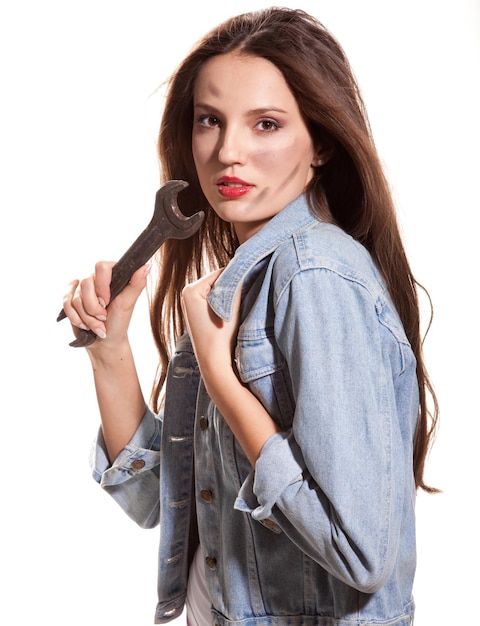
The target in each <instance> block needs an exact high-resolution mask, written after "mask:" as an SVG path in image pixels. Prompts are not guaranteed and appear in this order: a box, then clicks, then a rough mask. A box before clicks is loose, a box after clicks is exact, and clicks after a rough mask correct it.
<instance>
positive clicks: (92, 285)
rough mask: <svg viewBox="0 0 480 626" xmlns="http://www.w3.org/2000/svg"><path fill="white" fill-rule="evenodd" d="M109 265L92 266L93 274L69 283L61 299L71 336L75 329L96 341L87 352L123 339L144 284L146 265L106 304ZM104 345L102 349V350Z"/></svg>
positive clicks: (108, 293) (147, 267) (112, 264)
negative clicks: (69, 323)
mask: <svg viewBox="0 0 480 626" xmlns="http://www.w3.org/2000/svg"><path fill="white" fill-rule="evenodd" d="M114 265H115V263H113V262H107V261H102V262H99V263H97V264H96V265H95V271H94V273H93V274H92V275H91V276H89V277H88V278H84V279H83V280H74V281H72V282H71V283H70V286H69V287H70V288H69V291H68V292H67V293H66V294H65V296H64V299H63V309H64V311H65V313H66V315H67V317H68V318H69V320H70V322H71V324H72V328H73V331H74V333H75V334H77V333H76V332H75V331H76V328H81V329H83V330H92V331H93V332H94V333H95V334H96V335H97V336H98V337H100V339H103V340H105V341H102V342H97V341H95V342H94V343H93V344H91V345H90V346H89V347H88V348H87V349H88V350H98V349H102V348H101V347H100V348H99V345H100V344H107V345H109V346H113V345H116V344H120V343H121V342H122V341H123V340H124V339H125V338H126V337H127V332H128V326H129V324H130V319H131V317H132V313H133V309H134V307H135V304H136V302H137V299H138V297H139V295H140V294H141V292H142V291H143V289H144V288H145V285H146V280H147V275H148V273H149V271H150V266H149V265H145V266H143V267H141V268H140V269H139V270H137V271H136V272H135V273H134V274H133V276H132V278H131V280H130V282H129V284H128V285H127V286H126V287H125V289H124V290H123V291H122V292H121V293H120V294H119V295H118V296H117V297H116V298H115V299H114V300H113V302H112V304H111V305H110V306H109V307H108V310H107V308H106V307H107V305H108V304H109V302H110V282H111V279H112V268H113V266H114ZM104 347H105V346H103V348H104Z"/></svg>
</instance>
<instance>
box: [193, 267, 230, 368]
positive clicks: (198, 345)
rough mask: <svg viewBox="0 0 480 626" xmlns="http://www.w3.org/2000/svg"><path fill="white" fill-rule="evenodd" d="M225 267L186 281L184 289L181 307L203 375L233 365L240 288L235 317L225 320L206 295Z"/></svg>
mask: <svg viewBox="0 0 480 626" xmlns="http://www.w3.org/2000/svg"><path fill="white" fill-rule="evenodd" d="M222 271H223V269H219V270H215V271H214V272H211V273H210V274H207V275H206V276H203V277H202V278H200V279H199V280H197V281H195V282H194V283H191V284H189V285H187V286H186V287H185V288H184V289H183V291H182V307H183V312H184V315H185V319H186V324H187V329H188V332H189V335H190V339H191V340H192V344H193V348H194V350H195V355H196V357H197V361H198V364H199V367H200V371H201V372H202V375H203V376H204V377H207V378H208V375H209V373H212V374H215V372H216V373H218V372H219V371H221V370H219V368H223V367H230V368H231V367H232V359H233V350H234V347H235V342H236V337H237V331H238V324H239V317H240V292H241V289H240V288H239V290H238V294H237V297H236V299H235V304H234V311H233V315H232V319H231V320H230V321H229V322H225V321H224V320H222V319H221V318H220V317H218V315H217V314H216V313H215V312H214V311H213V310H212V308H211V307H210V305H209V303H208V300H207V297H208V294H209V293H210V291H211V290H212V288H213V285H214V284H215V281H216V280H217V278H218V277H219V276H220V274H221V273H222Z"/></svg>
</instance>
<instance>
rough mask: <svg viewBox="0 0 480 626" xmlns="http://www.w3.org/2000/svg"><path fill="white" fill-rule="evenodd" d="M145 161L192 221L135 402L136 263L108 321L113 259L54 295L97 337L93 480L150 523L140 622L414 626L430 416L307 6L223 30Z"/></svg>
mask: <svg viewBox="0 0 480 626" xmlns="http://www.w3.org/2000/svg"><path fill="white" fill-rule="evenodd" d="M158 146H159V155H160V160H161V165H162V177H163V180H164V181H166V180H169V179H183V180H185V181H187V182H188V183H189V187H188V188H187V189H186V190H185V191H183V192H182V194H181V196H180V204H181V207H182V210H183V211H184V212H185V213H186V214H192V213H194V212H196V211H198V210H200V209H202V210H204V211H205V212H206V218H205V220H204V223H203V224H202V227H201V229H200V231H199V232H198V233H197V234H196V235H194V236H192V237H191V238H190V239H188V240H183V241H176V240H174V241H169V242H167V243H166V244H164V246H163V247H162V249H161V251H160V274H159V280H158V285H157V287H156V291H155V296H154V298H153V300H152V306H151V324H152V329H153V334H154V337H155V341H156V343H157V346H158V350H159V353H160V367H159V373H158V376H157V380H156V383H155V385H154V390H153V394H152V403H151V404H152V408H149V407H146V403H145V401H144V398H143V397H142V393H141V390H140V385H139V383H138V379H137V375H136V370H135V364H134V358H133V356H132V351H131V347H130V344H129V339H128V334H127V331H128V325H129V320H130V317H131V314H132V311H133V308H134V305H135V302H136V300H137V298H138V296H139V294H140V293H141V291H142V289H143V288H144V287H145V284H146V280H147V278H146V276H147V274H148V267H144V268H142V269H141V270H139V271H137V272H136V273H135V274H134V276H133V277H132V279H131V282H130V284H129V286H128V287H127V288H126V289H125V290H124V291H123V292H122V293H121V294H120V295H119V296H118V297H117V298H116V299H115V300H113V301H112V304H111V306H109V307H108V311H107V310H106V309H105V304H108V303H109V299H110V290H109V284H110V278H111V268H112V265H113V264H112V263H98V264H97V266H96V268H95V272H94V274H93V275H92V276H91V277H89V278H86V279H84V280H82V281H74V282H73V283H72V285H71V289H70V290H69V293H68V294H67V295H66V297H65V300H64V308H65V311H66V313H67V315H68V317H69V318H70V321H71V322H72V325H73V326H74V328H75V327H78V328H84V329H86V328H88V329H91V330H94V331H95V332H96V333H97V335H98V336H99V337H100V340H98V341H96V342H95V343H94V344H92V345H91V346H90V347H89V348H87V350H88V353H89V355H90V359H91V362H92V365H93V371H94V376H95V382H96V389H97V394H98V402H99V407H100V413H101V418H102V428H101V430H100V434H99V437H98V445H97V452H96V458H95V467H94V476H95V478H96V480H98V481H99V482H100V484H101V485H102V487H103V488H104V489H105V490H106V491H107V492H109V493H110V494H111V495H112V496H113V497H114V498H115V499H116V500H117V501H118V503H119V504H120V505H121V506H122V507H123V508H124V510H125V511H126V512H127V513H128V514H129V515H130V516H131V517H132V518H133V519H134V520H136V522H138V524H140V525H141V526H144V527H152V526H155V525H157V524H159V525H160V531H161V535H160V552H159V568H158V572H159V575H158V594H159V602H158V606H157V611H156V616H155V623H163V622H167V621H169V620H170V619H173V618H174V617H177V616H178V615H179V614H180V613H181V611H182V610H183V607H184V604H185V602H186V604H187V619H188V622H189V623H190V624H219V625H223V624H238V625H240V624H242V626H247V625H252V626H253V625H260V624H262V625H263V624H275V625H276V626H282V625H286V624H298V625H300V624H307V625H308V624H312V625H313V624H317V625H320V624H321V625H325V626H333V625H335V626H347V625H348V626H360V625H364V626H365V625H367V624H375V625H377V626H378V625H379V624H388V625H389V626H392V625H393V624H395V625H396V626H406V625H407V624H411V623H412V622H413V615H414V602H413V598H412V584H413V579H414V573H415V517H414V505H415V492H416V489H418V488H422V489H425V490H427V491H432V489H431V488H430V487H428V486H427V485H426V484H425V482H424V477H423V473H424V464H425V458H426V454H427V452H428V449H429V446H430V444H431V440H432V436H433V433H434V429H435V423H436V401H435V396H434V394H433V392H432V390H431V386H430V383H429V379H428V376H427V372H426V369H425V365H424V361H423V357H422V349H421V337H420V331H419V307H418V302H417V293H416V284H417V283H416V281H415V279H414V277H413V275H412V272H411V270H410V267H409V264H408V261H407V259H406V256H405V252H404V249H403V246H402V242H401V239H400V235H399V230H398V226H397V221H396V216H395V211H394V207H393V204H392V199H391V196H390V192H389V189H388V185H387V182H386V180H385V177H384V174H383V173H382V168H381V166H380V162H379V159H378V156H377V153H376V151H375V147H374V143H373V140H372V137H371V134H370V130H369V126H368V122H367V116H366V113H365V111H364V107H363V103H362V100H361V96H360V94H359V91H358V88H357V85H356V83H355V80H354V78H353V76H352V72H351V70H350V67H349V64H348V61H347V59H346V58H345V55H344V53H343V52H342V50H341V48H340V46H339V45H338V43H337V42H336V41H335V40H334V39H333V38H332V36H331V35H330V34H329V33H328V32H327V31H326V30H325V28H324V27H323V26H322V25H321V24H320V23H318V22H317V21H316V20H315V19H314V18H313V17H311V16H309V15H307V14H305V13H304V12H302V11H295V10H289V9H282V8H272V9H268V10H263V11H260V12H255V13H250V14H246V15H241V16H238V17H235V18H233V19H230V20H228V21H227V22H225V23H224V24H221V25H220V26H219V27H218V28H216V29H214V30H213V31H212V32H211V33H209V34H208V35H207V36H206V37H205V38H204V39H203V40H202V41H200V42H199V43H198V45H197V46H196V47H195V48H194V49H193V50H192V52H191V53H190V54H189V55H188V57H187V58H186V59H185V60H184V61H183V63H182V64H181V65H180V66H179V68H178V70H177V71H176V73H175V74H174V76H173V77H172V79H171V82H170V86H169V92H168V97H167V101H166V107H165V111H164V115H163V119H162V124H161V129H160V135H159V144H158ZM173 345H175V346H176V347H175V349H174V350H171V346H173ZM427 396H430V397H431V398H432V399H433V409H434V410H433V415H431V416H430V414H429V411H428V409H427Z"/></svg>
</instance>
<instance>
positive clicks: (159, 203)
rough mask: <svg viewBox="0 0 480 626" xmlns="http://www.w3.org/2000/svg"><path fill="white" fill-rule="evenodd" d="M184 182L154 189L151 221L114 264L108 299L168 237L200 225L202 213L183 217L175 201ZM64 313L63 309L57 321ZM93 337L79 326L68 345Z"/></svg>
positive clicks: (80, 344)
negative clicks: (76, 333)
mask: <svg viewBox="0 0 480 626" xmlns="http://www.w3.org/2000/svg"><path fill="white" fill-rule="evenodd" d="M187 186H188V183H187V182H185V181H184V180H170V181H168V182H167V183H165V185H163V186H162V187H161V188H160V189H159V190H158V191H157V194H156V197H155V209H154V212H153V217H152V219H151V220H150V223H149V224H148V226H147V227H146V228H145V230H144V231H143V232H142V233H141V234H140V235H139V236H138V237H137V239H136V240H135V241H134V242H133V244H132V245H131V246H130V248H129V249H128V250H127V251H126V252H125V254H124V255H123V256H122V257H121V258H120V260H119V261H118V262H117V263H116V264H115V265H114V266H113V269H112V280H111V283H110V303H111V302H112V300H113V299H114V298H116V297H117V296H118V294H119V293H120V292H121V291H122V290H123V289H124V288H125V287H126V286H127V285H128V282H129V281H130V278H131V277H132V274H133V273H134V272H135V271H136V270H138V269H139V268H140V267H142V265H144V264H145V263H146V262H147V261H148V260H149V259H150V258H151V257H152V256H153V255H154V254H155V252H156V251H157V250H158V249H159V248H160V246H161V245H162V244H163V243H164V242H165V241H166V240H167V239H186V238H188V237H190V236H191V235H193V234H194V233H195V232H197V230H198V229H199V228H200V225H201V223H202V221H203V218H204V217H205V213H204V212H203V211H198V213H195V214H194V215H192V216H191V217H186V216H185V215H183V213H182V212H181V211H180V209H179V208H178V205H177V194H178V192H179V191H181V190H182V189H184V188H185V187H187ZM110 303H109V304H110ZM66 317H67V316H66V314H65V311H64V310H63V309H62V310H61V311H60V313H59V314H58V317H57V322H60V321H61V320H63V319H65V318H66ZM96 338H97V335H96V334H95V333H94V332H93V331H91V330H82V329H81V328H80V329H78V336H77V338H76V339H75V340H74V341H72V342H71V343H70V344H69V345H70V346H72V347H73V348H85V347H86V346H89V345H91V344H92V343H93V342H94V341H95V339H96Z"/></svg>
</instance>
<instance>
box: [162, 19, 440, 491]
mask: <svg viewBox="0 0 480 626" xmlns="http://www.w3.org/2000/svg"><path fill="white" fill-rule="evenodd" d="M234 50H235V51H237V52H239V53H241V54H245V55H250V56H258V57H262V58H264V59H267V60H268V61H270V62H271V63H273V64H274V65H275V66H276V67H277V68H278V69H279V70H280V71H281V72H282V74H283V76H284V78H285V80H286V82H287V84H288V85H289V87H290V89H291V91H292V93H293V94H294V96H295V98H296V99H297V102H298V105H299V108H300V110H301V112H302V114H303V116H304V119H305V122H306V124H307V126H308V128H309V131H310V133H311V136H312V140H313V143H314V145H322V146H324V147H325V146H327V147H328V148H329V149H330V152H331V154H332V156H331V158H330V159H329V160H328V162H327V163H326V164H325V165H323V166H322V167H319V168H316V170H315V176H314V178H313V180H312V181H311V182H310V184H309V186H308V188H307V190H306V191H307V197H308V199H309V203H310V205H311V208H312V210H313V211H315V212H316V213H317V214H318V216H319V217H321V218H322V219H328V220H330V221H333V222H335V223H336V224H338V225H339V226H340V227H341V228H342V229H344V230H345V231H346V232H347V233H349V234H351V235H352V236H353V237H354V238H355V239H356V240H358V241H359V242H361V243H362V244H363V245H364V246H365V247H366V248H367V249H368V250H369V252H370V254H371V255H372V257H373V259H374V261H375V262H376V264H377V266H378V268H379V270H380V272H381V274H382V276H383V278H384V280H385V283H386V285H387V288H388V290H389V292H390V295H391V298H392V300H393V302H394V304H395V306H396V308H397V310H398V313H399V315H400V318H401V320H402V323H403V325H404V328H405V332H406V334H407V336H408V339H409V341H410V344H411V346H412V349H413V351H414V353H415V356H416V359H417V378H418V386H419V391H420V410H419V421H418V426H417V431H416V437H415V445H414V460H413V467H414V475H415V483H416V486H417V488H422V489H424V490H426V491H435V489H432V488H431V487H429V486H427V485H426V484H425V482H424V477H423V475H424V466H425V460H426V456H427V454H428V450H429V448H430V445H431V443H432V441H433V437H434V434H435V429H436V424H437V415H438V405H437V400H436V397H435V393H434V390H433V388H432V385H431V383H430V380H429V377H428V374H427V371H426V368H425V364H424V359H423V353H422V338H421V330H420V310H419V309H420V307H419V302H418V292H417V287H418V283H417V281H416V280H415V278H414V276H413V274H412V271H411V269H410V266H409V263H408V260H407V258H406V254H405V250H404V247H403V244H402V240H401V236H400V232H399V228H398V223H397V218H396V213H395V208H394V205H393V200H392V195H391V192H390V189H389V185H388V183H387V181H386V178H385V176H384V173H383V170H382V166H381V163H380V161H379V157H378V154H377V151H376V148H375V145H374V141H373V139H372V134H371V130H370V126H369V122H368V116H367V113H366V111H365V107H364V103H363V100H362V97H361V94H360V92H359V89H358V86H357V83H356V80H355V77H354V75H353V72H352V69H351V67H350V64H349V62H348V60H347V58H346V56H345V54H344V52H343V50H342V48H341V47H340V45H339V44H338V42H337V41H336V40H335V39H334V38H333V37H332V35H331V34H330V33H329V32H328V31H327V30H326V29H325V27H324V26H323V25H322V24H321V23H319V22H318V21H317V20H316V19H315V18H313V17H312V16H310V15H308V14H307V13H305V12H303V11H301V10H291V9H286V8H270V9H264V10H260V11H255V12H251V13H246V14H244V15H240V16H237V17H234V18H232V19H229V20H227V21H226V22H224V23H223V24H221V25H219V26H218V27H217V28H215V29H213V30H212V31H211V32H210V33H208V34H207V35H206V36H205V37H204V38H203V39H202V40H201V41H200V42H199V43H198V44H197V45H196V46H195V48H194V49H193V50H192V51H191V52H190V54H189V55H188V56H187V57H186V59H185V60H184V61H183V63H182V64H181V65H180V66H179V68H178V69H177V71H176V72H175V73H174V75H173V76H172V78H171V80H170V82H169V89H168V92H167V97H166V103H165V109H164V113H163V118H162V123H161V127H160V133H159V140H158V154H159V158H160V164H161V168H162V180H163V181H167V180H170V179H183V180H186V181H187V182H188V183H189V186H188V187H187V188H186V190H184V191H182V193H181V195H180V197H179V204H180V206H181V208H182V211H184V212H185V214H187V215H190V214H192V213H194V212H196V211H199V210H204V211H205V213H206V219H205V221H204V223H203V225H202V227H201V228H200V230H199V231H198V232H197V233H196V235H194V236H193V237H191V238H190V239H188V240H182V241H176V240H174V241H168V242H166V243H165V244H164V245H163V246H162V250H161V255H160V256H159V263H160V273H159V279H158V283H157V286H156V290H155V294H154V296H153V299H152V302H151V324H152V330H153V335H154V339H155V342H156V345H157V348H158V350H159V355H160V364H159V369H158V372H157V378H156V381H155V384H154V388H153V392H152V403H153V405H154V408H155V410H158V408H159V404H160V398H161V390H162V387H163V384H164V381H165V376H166V369H167V365H168V362H169V359H170V354H171V352H170V351H171V348H172V346H173V345H174V343H175V342H176V341H177V340H178V338H179V336H180V335H181V334H182V333H183V332H184V331H185V321H184V319H183V315H182V309H181V304H180V297H181V291H182V288H183V287H184V285H185V284H186V283H188V282H189V281H191V280H195V279H196V278H198V277H200V276H201V275H202V274H204V273H205V272H206V271H209V270H212V269H215V268H217V267H221V266H224V265H226V264H227V263H228V261H229V260H230V259H231V258H232V256H233V254H234V251H235V249H236V247H237V245H238V241H237V239H236V236H235V233H234V231H233V228H232V226H231V225H230V224H228V223H225V222H223V221H221V220H220V219H219V218H218V217H217V216H216V214H215V212H214V211H213V210H211V209H210V208H209V206H208V203H207V201H206V199H205V196H204V195H203V193H202V190H201V188H200V184H199V182H198V178H197V173H196V170H195V166H194V162H193V156H192V149H191V138H192V125H193V90H194V83H195V80H196V77H197V75H198V72H199V70H200V68H201V66H202V65H203V64H204V63H205V61H207V60H208V59H210V58H212V57H213V56H216V55H219V54H226V53H228V52H232V51H234ZM427 397H429V398H430V399H431V401H432V403H433V406H432V410H431V411H430V410H429V407H428V406H427V404H428V403H427Z"/></svg>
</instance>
